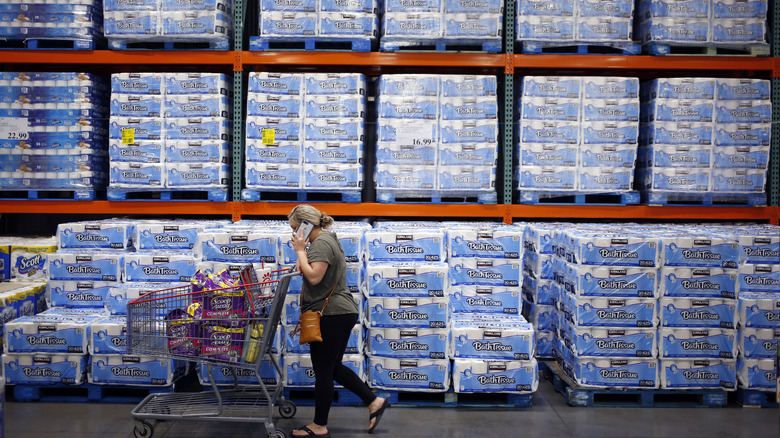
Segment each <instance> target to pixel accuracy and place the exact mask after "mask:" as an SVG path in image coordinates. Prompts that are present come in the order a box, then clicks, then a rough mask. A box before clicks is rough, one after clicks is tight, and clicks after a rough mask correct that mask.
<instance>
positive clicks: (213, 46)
mask: <svg viewBox="0 0 780 438" xmlns="http://www.w3.org/2000/svg"><path fill="white" fill-rule="evenodd" d="M230 41H231V40H230V39H227V38H224V39H218V40H201V41H173V40H168V41H148V40H144V39H121V38H110V39H109V40H108V48H109V49H111V50H215V51H216V50H230Z"/></svg>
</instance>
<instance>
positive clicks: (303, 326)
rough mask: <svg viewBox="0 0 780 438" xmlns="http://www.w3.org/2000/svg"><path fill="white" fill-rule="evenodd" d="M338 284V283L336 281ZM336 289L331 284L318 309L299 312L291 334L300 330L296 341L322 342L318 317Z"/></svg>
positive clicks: (304, 342)
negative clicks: (299, 335) (299, 315)
mask: <svg viewBox="0 0 780 438" xmlns="http://www.w3.org/2000/svg"><path fill="white" fill-rule="evenodd" d="M336 284H338V283H336ZM334 290H336V285H335V284H334V285H333V289H331V290H330V293H329V294H328V298H325V304H323V306H322V309H321V310H319V311H314V310H309V311H306V312H303V313H301V318H300V319H299V320H298V324H296V326H295V330H293V332H292V335H293V336H295V334H296V333H298V332H301V338H300V340H299V341H298V342H299V344H300V345H303V344H308V343H309V342H322V332H321V331H320V318H322V312H323V311H325V308H326V307H328V300H330V296H331V295H333V291H334ZM301 305H303V289H302V290H301Z"/></svg>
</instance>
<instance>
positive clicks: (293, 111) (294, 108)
mask: <svg viewBox="0 0 780 438" xmlns="http://www.w3.org/2000/svg"><path fill="white" fill-rule="evenodd" d="M302 103H303V101H302V98H301V97H300V96H291V95H284V94H266V93H253V92H249V93H248V94H247V103H246V111H247V116H254V117H273V118H283V119H299V118H303V114H304V113H303V105H302Z"/></svg>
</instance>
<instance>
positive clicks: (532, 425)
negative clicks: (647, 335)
mask: <svg viewBox="0 0 780 438" xmlns="http://www.w3.org/2000/svg"><path fill="white" fill-rule="evenodd" d="M134 406H135V405H129V404H101V403H84V404H81V403H38V402H31V403H19V402H7V403H6V411H5V422H6V425H5V436H6V437H8V438H17V437H18V438H77V437H78V438H106V437H122V438H123V437H133V436H134V434H133V427H134V422H133V419H132V416H131V414H130V411H131V410H132V409H133V407H134ZM779 414H780V412H779V411H778V409H766V408H765V409H751V408H742V407H740V406H738V405H734V404H729V405H728V407H726V408H685V409H669V408H667V409H648V408H581V407H579V408H574V407H570V406H568V405H566V403H565V401H564V399H563V396H562V395H561V394H558V393H556V392H555V391H554V390H553V388H552V384H551V383H550V382H549V381H545V380H543V381H541V382H540V384H539V390H538V391H537V392H536V393H535V394H534V398H533V406H532V407H530V408H518V409H504V408H502V409H470V408H457V409H453V408H419V407H416V408H409V407H396V408H393V407H390V408H389V409H388V410H387V412H386V413H385V415H384V417H383V418H382V421H381V423H380V425H379V427H378V428H377V430H376V431H375V433H374V434H371V435H369V434H368V433H366V430H365V429H366V427H367V424H368V418H367V417H368V411H367V409H366V408H364V407H342V406H335V407H334V408H333V409H332V410H331V414H330V424H329V429H330V433H331V436H333V437H334V438H335V437H342V438H368V437H376V438H382V437H385V438H418V437H448V438H465V437H480V438H487V437H490V438H494V437H512V438H514V437H517V438H535V437H540V438H590V437H593V438H613V437H614V438H618V437H620V438H624V437H631V438H635V437H636V438H645V437H647V438H650V437H674V438H700V437H717V438H732V437H744V438H764V437H772V438H777V437H778V436H779V435H780V433H779V431H780V415H779ZM313 415H314V410H313V408H311V407H306V406H299V407H298V411H297V414H296V415H295V417H294V418H292V419H280V418H275V419H274V421H275V425H276V427H277V428H278V429H281V430H284V431H285V432H286V433H287V434H288V436H289V434H290V430H291V429H292V428H295V427H299V426H302V425H305V424H308V423H309V422H310V421H311V418H312V416H313ZM227 436H230V437H262V438H264V437H266V434H265V430H264V427H263V426H262V425H258V424H247V423H229V422H199V421H181V420H180V421H169V422H161V423H157V424H155V426H154V437H165V438H211V437H219V438H221V437H227Z"/></svg>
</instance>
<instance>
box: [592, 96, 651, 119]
mask: <svg viewBox="0 0 780 438" xmlns="http://www.w3.org/2000/svg"><path fill="white" fill-rule="evenodd" d="M581 107H582V110H581V111H582V114H581V116H580V117H581V118H582V121H584V122H638V121H639V113H640V111H639V101H638V100H637V98H633V99H628V98H623V99H614V100H612V99H583V100H582V105H581Z"/></svg>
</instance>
